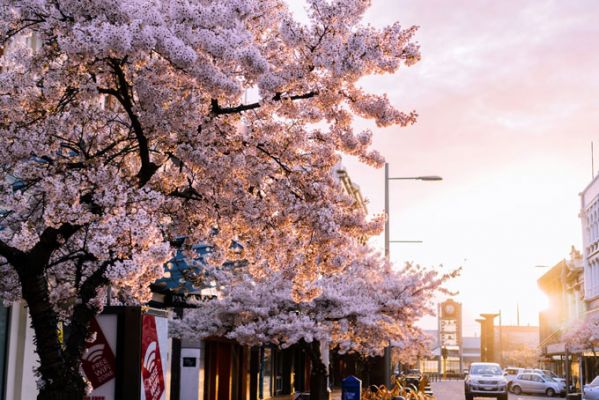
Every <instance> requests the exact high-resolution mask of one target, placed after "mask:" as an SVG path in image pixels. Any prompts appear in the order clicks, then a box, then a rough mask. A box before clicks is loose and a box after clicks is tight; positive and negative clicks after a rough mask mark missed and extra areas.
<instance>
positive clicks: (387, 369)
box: [384, 163, 443, 387]
mask: <svg viewBox="0 0 599 400" xmlns="http://www.w3.org/2000/svg"><path fill="white" fill-rule="evenodd" d="M407 180H412V181H427V182H430V181H441V180H443V178H441V177H440V176H436V175H427V176H411V177H389V163H385V260H387V262H388V261H389V244H390V243H422V240H393V241H392V240H390V239H389V181H407ZM384 362H385V385H386V386H387V387H389V386H391V346H390V345H389V346H387V347H386V348H385V360H384Z"/></svg>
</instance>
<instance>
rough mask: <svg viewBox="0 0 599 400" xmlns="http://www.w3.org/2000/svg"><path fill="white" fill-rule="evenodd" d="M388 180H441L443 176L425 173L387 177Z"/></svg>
mask: <svg viewBox="0 0 599 400" xmlns="http://www.w3.org/2000/svg"><path fill="white" fill-rule="evenodd" d="M387 179H388V180H390V181H409V180H411V181H442V180H443V178H442V177H440V176H437V175H427V176H400V177H393V178H387Z"/></svg>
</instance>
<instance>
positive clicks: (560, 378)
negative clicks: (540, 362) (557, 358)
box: [541, 369, 566, 387]
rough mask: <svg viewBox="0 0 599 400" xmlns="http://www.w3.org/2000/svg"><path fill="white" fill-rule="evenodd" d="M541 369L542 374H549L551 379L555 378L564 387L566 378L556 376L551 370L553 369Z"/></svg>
mask: <svg viewBox="0 0 599 400" xmlns="http://www.w3.org/2000/svg"><path fill="white" fill-rule="evenodd" d="M541 371H542V372H543V375H546V376H549V377H550V378H553V379H555V380H556V381H558V382H559V383H562V384H563V385H564V387H565V386H566V379H565V378H562V377H560V376H557V375H556V374H555V372H553V371H550V370H548V369H542V370H541Z"/></svg>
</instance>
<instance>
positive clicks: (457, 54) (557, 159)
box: [291, 0, 599, 334]
mask: <svg viewBox="0 0 599 400" xmlns="http://www.w3.org/2000/svg"><path fill="white" fill-rule="evenodd" d="M291 2H292V3H291V5H292V8H294V9H296V10H301V8H302V7H303V6H302V5H301V4H302V3H303V2H302V1H299V0H291ZM598 15H599V2H597V1H594V0H586V1H585V0H577V1H575V2H573V1H561V0H560V1H541V0H530V1H523V0H504V1H479V0H476V1H475V0H471V1H464V0H462V1H446V0H373V6H372V8H371V10H370V11H369V13H368V14H367V21H368V22H370V23H373V24H375V25H383V24H389V23H392V22H393V21H396V20H398V21H400V22H401V23H402V24H404V25H405V26H408V25H419V26H420V30H419V33H418V34H417V40H418V41H419V42H420V44H421V47H422V55H423V59H422V61H421V62H420V63H418V64H417V65H415V66H413V67H411V68H407V69H404V70H403V71H400V73H399V74H397V75H394V76H383V77H381V76H377V77H373V78H369V79H367V80H365V81H364V86H365V87H366V88H368V89H369V90H371V91H374V92H387V93H389V96H390V98H391V99H392V101H393V102H394V104H396V105H398V106H399V107H400V108H401V109H403V110H406V111H409V110H412V109H415V110H416V111H417V112H418V113H419V115H420V117H419V120H418V122H417V124H416V125H414V126H412V127H409V128H403V129H400V128H388V129H377V128H376V127H374V126H371V125H370V124H367V123H365V122H364V121H358V122H357V123H356V126H357V127H369V128H371V129H373V130H374V131H375V132H377V134H376V135H375V148H377V149H378V150H379V151H381V153H383V154H384V155H385V157H386V158H387V159H388V161H389V163H390V170H391V175H392V176H414V175H428V174H435V175H442V176H443V178H444V181H443V182H439V183H432V182H416V181H403V182H402V181H400V182H392V183H391V190H390V193H391V226H392V228H391V238H392V239H419V240H423V241H424V243H423V244H419V245H408V244H397V245H392V246H393V247H392V249H391V254H392V256H391V257H392V260H394V261H395V262H398V263H403V262H405V261H414V262H417V263H420V264H423V265H431V266H437V265H440V264H443V265H444V266H445V268H448V269H449V268H451V267H454V266H460V265H461V266H463V267H464V271H463V275H462V277H460V278H459V279H457V280H456V281H455V282H454V283H453V284H452V285H451V286H452V288H455V289H459V290H460V294H459V296H458V300H460V301H462V302H463V303H464V308H465V310H464V311H465V320H464V329H465V333H467V334H472V333H473V332H474V331H475V330H476V329H477V325H478V324H476V322H474V319H475V317H476V316H477V315H478V314H479V313H481V312H496V311H498V310H500V309H501V310H502V313H503V321H504V323H507V324H511V323H515V322H516V305H517V304H519V305H520V311H521V322H522V323H523V324H528V323H530V324H535V325H536V324H538V314H537V313H538V311H539V309H540V308H541V306H542V303H543V299H542V296H541V294H540V292H539V290H538V289H537V286H536V279H537V278H538V277H539V276H540V275H541V274H542V273H543V272H544V270H543V269H539V268H535V267H534V266H535V265H554V264H555V263H557V262H558V261H559V260H561V259H562V258H564V257H567V255H568V253H569V250H570V246H571V245H576V246H577V247H578V248H579V249H580V247H581V232H580V231H581V228H580V221H579V219H578V211H579V197H578V193H579V192H580V191H581V190H582V189H583V188H584V187H585V186H586V184H587V183H588V182H589V181H590V179H591V156H590V143H591V141H592V140H594V141H595V144H596V148H597V150H599V24H597V16H598ZM596 154H597V157H596V159H597V160H596V165H597V166H598V168H597V169H599V151H597V152H596ZM345 164H346V166H347V167H348V170H349V172H350V173H351V175H352V178H353V180H354V181H355V182H357V183H358V184H359V185H360V187H361V189H362V192H363V194H364V195H365V196H366V197H367V198H369V199H370V205H369V209H370V211H371V212H373V213H376V212H381V211H382V210H383V184H384V181H383V171H382V170H373V169H370V168H368V167H365V166H363V165H360V164H358V163H356V162H355V161H353V160H346V162H345ZM376 245H377V246H378V247H380V248H382V240H379V241H378V242H376ZM424 324H425V326H427V327H434V321H432V320H428V321H425V322H424Z"/></svg>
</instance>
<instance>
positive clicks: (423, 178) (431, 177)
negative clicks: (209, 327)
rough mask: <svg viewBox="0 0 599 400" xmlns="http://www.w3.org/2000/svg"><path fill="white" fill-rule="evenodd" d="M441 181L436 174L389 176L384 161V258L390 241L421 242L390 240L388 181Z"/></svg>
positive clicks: (419, 241) (415, 241)
mask: <svg viewBox="0 0 599 400" xmlns="http://www.w3.org/2000/svg"><path fill="white" fill-rule="evenodd" d="M408 180H412V181H427V182H431V181H441V180H443V178H441V177H440V176H436V175H426V176H411V177H389V163H385V258H386V259H387V261H389V244H390V243H422V240H393V241H392V240H390V239H389V181H408Z"/></svg>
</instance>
